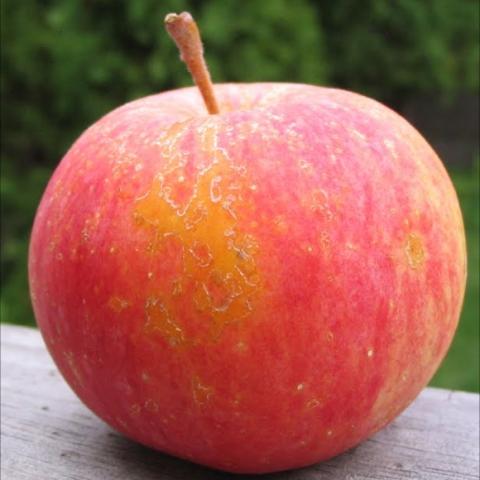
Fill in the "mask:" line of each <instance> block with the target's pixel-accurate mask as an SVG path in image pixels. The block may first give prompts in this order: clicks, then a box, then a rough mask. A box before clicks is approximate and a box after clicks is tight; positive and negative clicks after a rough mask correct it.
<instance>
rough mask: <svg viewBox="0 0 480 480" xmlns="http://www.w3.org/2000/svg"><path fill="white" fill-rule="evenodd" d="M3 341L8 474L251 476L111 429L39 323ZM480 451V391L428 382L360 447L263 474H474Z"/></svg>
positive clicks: (385, 478) (327, 478) (328, 478)
mask: <svg viewBox="0 0 480 480" xmlns="http://www.w3.org/2000/svg"><path fill="white" fill-rule="evenodd" d="M1 344H2V354H1V355H2V368H1V373H2V375H1V389H2V395H1V405H2V408H1V423H2V430H1V440H2V441H1V474H2V479H5V480H32V479H35V480H65V479H69V480H70V479H71V480H97V479H101V480H113V479H128V480H137V479H138V480H140V479H142V480H154V479H155V480H173V479H181V480H183V479H188V480H190V479H191V480H197V479H202V480H203V479H205V480H206V479H208V480H216V479H227V478H235V479H241V478H247V477H248V476H246V475H235V476H233V475H229V474H225V473H220V472H216V471H212V470H209V469H207V468H203V467H199V466H196V465H193V464H191V463H188V462H184V461H181V460H178V459H175V458H172V457H169V456H166V455H163V454H160V453H158V452H155V451H152V450H149V449H148V448H145V447H142V446H140V445H137V444H135V443H133V442H131V441H129V440H127V439H126V438H124V437H122V436H121V435H119V434H117V433H116V432H114V431H112V430H111V429H110V428H109V427H108V426H107V425H105V424H104V423H103V422H102V421H101V420H99V419H98V418H97V417H95V416H94V415H93V414H92V413H91V412H90V411H89V410H88V409H87V408H86V407H84V406H83V404H82V403H81V402H80V401H79V400H78V399H77V398H76V396H75V395H74V394H73V393H72V391H71V390H70V389H69V387H68V386H67V385H66V383H65V382H64V381H63V379H62V378H61V376H60V374H59V373H58V372H57V370H56V368H55V366H54V364H53V362H52V360H51V358H50V356H49V355H48V353H47V351H46V349H45V346H44V344H43V341H42V339H41V336H40V334H39V332H38V331H37V330H35V329H30V328H24V327H15V326H8V325H2V327H1ZM479 450H480V444H479V396H478V395H476V394H472V393H463V392H452V391H448V390H440V389H432V388H428V389H425V390H424V391H423V392H422V394H421V395H420V396H419V398H418V399H417V400H416V401H415V402H414V404H413V405H412V406H410V407H409V408H408V409H407V410H406V411H405V412H404V413H403V414H402V415H401V416H400V417H399V418H398V419H397V420H396V421H395V422H393V423H392V424H391V425H390V426H389V427H387V428H386V429H384V430H383V431H381V432H380V433H378V434H377V435H376V436H375V437H373V438H372V439H370V440H368V441H366V442H364V443H363V444H361V445H360V446H359V447H357V448H355V449H353V450H351V451H349V452H347V453H345V454H343V455H341V456H339V457H337V458H335V459H333V460H331V461H328V462H324V463H321V464H317V465H314V466H313V467H309V468H305V469H301V470H296V471H290V472H284V473H280V474H271V475H264V476H263V477H261V478H262V480H264V479H268V480H287V479H288V480H333V479H335V480H366V479H368V480H376V479H382V480H397V479H398V480H409V479H414V480H424V479H425V480H431V479H439V480H440V479H442V480H457V479H458V480H460V479H462V480H463V479H472V480H477V479H478V478H479ZM252 478H253V477H252ZM257 478H260V477H257Z"/></svg>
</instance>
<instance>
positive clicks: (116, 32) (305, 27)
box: [0, 0, 479, 391]
mask: <svg viewBox="0 0 480 480" xmlns="http://www.w3.org/2000/svg"><path fill="white" fill-rule="evenodd" d="M478 8H479V7H478V3H477V2H474V1H470V0H457V1H451V0H401V1H400V0H397V1H391V0H362V1H360V0H358V1H354V0H336V1H334V2H333V1H332V2H327V1H325V2H320V1H314V0H311V1H308V0H296V1H295V2H292V1H288V0H261V1H260V0H243V1H242V0H204V1H194V0H190V1H187V0H164V1H162V2H158V0H134V1H127V0H116V1H114V0H42V1H39V0H21V1H17V0H2V2H1V20H2V29H1V35H2V56H1V67H2V68H1V85H0V88H1V96H2V110H1V115H2V122H1V126H2V128H1V143H2V157H1V161H2V175H1V195H2V219H3V223H2V237H1V241H2V257H1V259H2V260H1V261H2V272H1V280H2V296H1V302H0V308H1V318H2V321H8V322H13V323H19V324H27V325H33V324H34V320H33V314H32V311H31V306H30V302H29V297H28V285H27V274H26V252H27V246H28V235H29V231H30V228H31V224H32V221H33V216H34V212H35V208H36V206H37V204H38V202H39V199H40V196H41V194H42V192H43V189H44V187H45V185H46V182H47V181H48V178H49V176H50V175H51V172H52V169H53V168H54V167H55V165H56V164H57V163H58V161H59V160H60V158H61V157H62V155H63V154H64V153H65V151H66V150H67V149H68V147H69V146H70V144H71V143H72V142H73V141H74V140H75V139H76V138H77V137H78V135H79V134H80V133H81V132H82V131H83V130H84V129H85V128H86V127H87V126H88V125H90V124H91V123H92V122H93V121H95V120H96V119H98V118H99V117H100V116H101V115H103V114H105V113H106V112H108V111H109V110H111V109H112V108H114V107H116V106H118V105H120V104H122V103H124V102H126V101H128V100H131V99H134V98H137V97H141V96H144V95H147V94H150V93H153V92H157V91H161V90H166V89H169V88H173V87H179V86H184V85H189V84H190V83H191V80H190V78H189V77H188V74H187V72H186V71H185V69H184V67H183V65H182V64H181V63H180V62H179V60H178V53H177V51H176V50H175V47H174V45H173V43H172V41H171V40H170V39H169V38H168V37H167V35H166V33H165V31H164V29H163V18H164V16H165V14H166V13H168V12H170V11H181V10H189V11H191V12H192V13H193V14H194V16H195V17H196V19H197V21H198V23H199V25H200V27H201V30H202V34H203V39H204V43H205V45H206V56H207V61H208V63H209V65H210V70H211V73H212V76H213V78H214V80H215V81H217V82H220V81H233V82H235V81H267V80H270V81H291V82H304V83H313V84H326V85H335V86H338V87H344V88H348V89H351V90H355V91H358V92H362V93H365V94H367V95H369V96H372V97H374V98H377V99H379V100H381V101H383V102H385V103H387V104H389V105H391V106H392V107H394V108H396V109H401V108H402V106H403V105H404V103H405V102H406V101H407V100H408V99H409V98H411V97H412V96H414V95H419V94H422V93H427V94H430V95H438V98H439V101H454V99H455V96H456V95H457V94H458V93H460V92H465V91H467V92H468V91H477V90H478V82H479V79H478V69H479V52H478V40H479V11H478ZM473 168H474V169H476V170H474V171H472V172H461V171H453V172H452V174H453V178H454V181H455V183H456V186H457V190H458V192H459V196H460V200H461V202H462V207H463V211H464V215H465V220H466V226H467V232H468V246H469V255H470V266H469V270H470V277H469V285H468V292H467V297H466V302H465V308H464V312H463V315H462V320H461V326H460V329H459V331H458V335H457V337H456V339H455V342H454V345H453V347H452V349H451V352H450V354H449V356H448V359H447V361H446V362H445V363H444V365H443V366H442V368H441V370H440V371H439V373H438V374H437V376H436V378H435V379H434V383H435V384H436V385H441V386H446V387H450V388H459V389H468V390H477V391H478V388H479V380H478V377H479V374H478V364H479V361H478V317H479V306H478V297H479V274H478V263H479V250H478V244H479V233H478V232H479V220H478V203H479V194H478V192H479V185H478V173H479V172H478V161H477V163H476V164H475V163H474V167H473ZM472 173H473V175H472Z"/></svg>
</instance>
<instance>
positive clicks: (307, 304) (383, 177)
mask: <svg viewBox="0 0 480 480" xmlns="http://www.w3.org/2000/svg"><path fill="white" fill-rule="evenodd" d="M215 92H216V95H217V96H218V99H219V104H220V108H221V112H222V113H221V114H220V115H207V114H206V113H205V107H204V106H203V104H202V101H201V97H200V95H199V93H198V92H197V90H196V89H195V88H186V89H180V90H175V91H170V92H166V93H162V94H159V95H154V96H150V97H147V98H143V99H140V100H137V101H134V102H131V103H128V104H126V105H124V106H122V107H120V108H118V109H116V110H115V111H113V112H112V113H110V114H108V115H106V116H105V117H103V118H102V119H101V120H99V121H98V122H97V123H95V124H94V125H93V126H92V127H90V128H89V129H88V130H87V131H86V132H85V133H84V134H83V135H82V136H81V137H80V138H79V140H78V141H77V142H76V143H75V144H74V145H73V146H72V148H71V149H70V151H69V152H68V153H67V154H66V156H65V157H64V158H63V160H62V162H61V163H60V165H59V166H58V168H57V170H56V171H55V173H54V175H53V177H52V179H51V180H50V183H49V185H48V187H47V189H46V192H45V194H44V196H43V199H42V201H41V204H40V206H39V208H38V212H37V216H36V219H35V223H34V227H33V233H32V237H31V244H30V257H29V277H30V288H31V297H32V301H33V306H34V311H35V315H36V319H37V322H38V326H39V327H40V329H41V331H42V334H43V337H44V339H45V342H46V345H47V346H48V349H49V351H50V353H51V355H52V357H53V359H54V360H55V362H56V364H57V365H58V368H59V369H60V371H61V373H62V374H63V376H64V377H65V379H66V380H67V382H68V383H69V384H70V386H71V387H72V389H73V390H74V391H75V392H76V393H77V395H78V396H79V397H80V399H81V400H82V401H83V402H84V403H85V404H86V405H87V406H88V407H89V408H90V409H91V410H93V412H95V413H96V414H97V415H98V416H99V417H101V418H102V419H103V420H105V421H106V422H107V423H108V424H110V425H111V426H112V427H113V428H115V429H116V430H118V431H120V432H122V433H123V434H125V435H126V436H128V437H130V438H132V439H135V440H136V441H138V442H141V443H143V444H145V445H148V446H151V447H153V448H156V449H158V450H161V451H163V452H167V453H169V454H172V455H175V456H178V457H181V458H185V459H189V460H191V461H194V462H197V463H200V464H204V465H208V466H211V467H214V468H217V469H221V470H226V471H230V472H244V473H262V472H272V471H279V470H285V469H290V468H295V467H300V466H304V465H308V464H312V463H314V462H317V461H320V460H324V459H328V458H330V457H332V456H334V455H337V454H339V453H341V452H343V451H345V450H347V449H348V448H350V447H352V446H354V445H356V444H358V443H359V442H360V441H362V440H363V439H365V438H367V437H369V436H371V435H372V434H373V433H375V432H376V431H378V430H379V429H380V428H382V427H383V426H384V425H386V424H387V423H388V422H390V421H391V420H392V419H394V418H395V417H396V416H397V415H398V414H399V413H400V412H401V411H402V410H403V409H405V407H406V406H407V405H408V404H409V403H410V402H412V400H413V399H414V398H415V397H416V396H417V394H418V393H419V392H420V391H421V389H422V388H423V387H424V386H425V385H426V384H427V383H428V381H429V380H430V378H431V377H432V375H433V374H434V372H435V371H436V369H437V367H438V365H439V363H440V362H441V360H442V358H443V357H444V355H445V353H446V351H447V349H448V347H449V344H450V342H451V340H452V337H453V335H454V332H455V329H456V326H457V322H458V318H459V314H460V310H461V305H462V301H463V295H464V290H465V280H466V253H465V236H464V229H463V223H462V217H461V212H460V208H459V204H458V200H457V197H456V194H455V191H454V188H453V186H452V184H451V182H450V180H449V177H448V175H447V173H446V171H445V169H444V167H443V166H442V163H441V162H440V160H439V159H438V157H437V156H436V154H435V153H434V151H433V150H432V149H431V147H430V146H429V145H428V144H427V142H426V141H425V140H424V139H423V138H422V136H421V135H420V134H419V133H418V132H417V131H416V130H415V129H414V128H413V127H412V126H411V125H409V124H408V123H407V122H406V121H405V120H404V119H402V118H401V117H400V116H399V115H397V114H396V113H394V112H393V111H391V110H389V109H388V108H386V107H385V106H383V105H381V104H379V103H378V102H376V101H374V100H371V99H368V98H365V97H363V96H360V95H357V94H354V93H350V92H346V91H342V90H337V89H328V88H320V87H314V86H308V85H294V84H267V83H265V84H237V85H233V84H222V85H216V86H215Z"/></svg>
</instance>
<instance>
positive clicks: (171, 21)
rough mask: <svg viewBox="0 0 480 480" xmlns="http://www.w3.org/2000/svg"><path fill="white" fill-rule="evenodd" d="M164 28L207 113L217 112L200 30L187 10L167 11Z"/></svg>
mask: <svg viewBox="0 0 480 480" xmlns="http://www.w3.org/2000/svg"><path fill="white" fill-rule="evenodd" d="M165 28H166V29H167V32H168V33H169V35H170V36H171V37H172V38H173V40H174V42H175V43H176V45H177V47H178V49H179V50H180V58H181V59H182V60H183V61H184V62H185V64H186V65H187V68H188V71H189V72H190V74H191V75H192V78H193V80H194V82H195V83H196V85H197V87H198V88H199V90H200V93H201V94H202V97H203V101H204V102H205V105H206V107H207V110H208V113H210V114H211V115H213V114H216V113H219V108H218V103H217V99H216V98H215V94H214V91H213V84H212V79H211V78H210V73H209V72H208V68H207V64H206V63H205V59H204V57H203V45H202V40H201V38H200V32H199V31H198V27H197V24H196V23H195V20H194V19H193V18H192V16H191V15H190V14H189V13H188V12H183V13H180V14H179V15H178V14H176V13H169V14H168V15H167V16H166V17H165Z"/></svg>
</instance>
